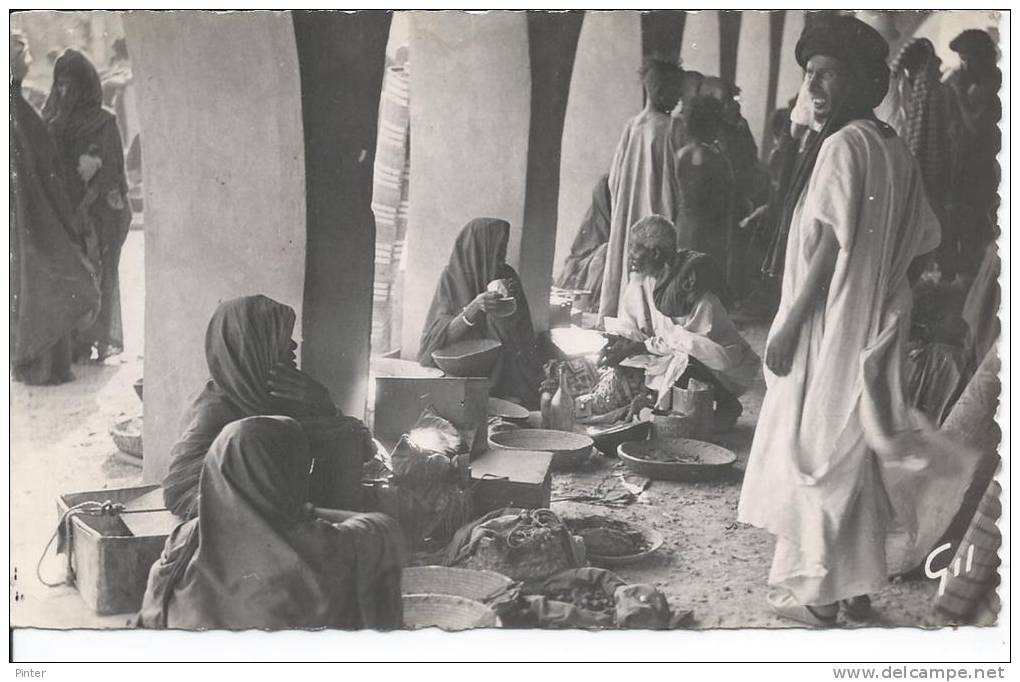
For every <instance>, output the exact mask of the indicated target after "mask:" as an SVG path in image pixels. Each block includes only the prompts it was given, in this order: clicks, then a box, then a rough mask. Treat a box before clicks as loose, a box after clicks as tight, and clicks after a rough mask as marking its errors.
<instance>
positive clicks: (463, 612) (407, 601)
mask: <svg viewBox="0 0 1020 682" xmlns="http://www.w3.org/2000/svg"><path fill="white" fill-rule="evenodd" d="M403 605H404V628H406V629H408V630H418V629H420V628H431V627H437V628H442V629H443V630H470V629H471V628H495V627H499V625H500V622H499V618H498V617H497V616H496V613H495V612H494V611H493V610H492V609H490V608H489V607H488V606H486V605H485V604H482V603H481V602H477V601H473V600H471V599H464V598H463V597H454V596H452V595H449V594H405V595H404V596H403Z"/></svg>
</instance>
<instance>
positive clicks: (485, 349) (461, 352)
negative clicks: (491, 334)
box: [432, 339, 503, 377]
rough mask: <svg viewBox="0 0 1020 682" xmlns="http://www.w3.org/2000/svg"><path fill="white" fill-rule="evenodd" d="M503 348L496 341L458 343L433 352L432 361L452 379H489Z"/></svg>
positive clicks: (475, 340)
mask: <svg viewBox="0 0 1020 682" xmlns="http://www.w3.org/2000/svg"><path fill="white" fill-rule="evenodd" d="M502 346H503V344H501V343H500V342H499V341H496V340H494V339H467V340H465V341H456V342H454V343H451V344H450V345H448V346H446V347H445V348H440V349H439V350H437V351H435V352H433V353H432V359H433V360H435V361H436V364H437V365H439V368H440V369H441V370H443V371H444V372H446V373H447V374H449V375H450V376H452V377H488V376H489V374H490V373H491V372H492V367H493V365H495V364H496V360H497V359H499V349H500V348H502Z"/></svg>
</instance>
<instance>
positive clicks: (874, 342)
mask: <svg viewBox="0 0 1020 682" xmlns="http://www.w3.org/2000/svg"><path fill="white" fill-rule="evenodd" d="M887 54H888V45H887V44H886V42H885V40H884V39H883V38H882V37H881V36H880V35H879V34H878V33H877V32H876V31H875V30H874V29H872V28H870V27H868V26H867V25H866V24H864V23H863V22H861V21H860V20H858V19H855V18H852V17H849V16H839V17H837V18H835V19H833V20H831V21H829V22H826V23H825V24H822V25H819V26H813V27H811V28H810V29H808V30H806V31H805V32H804V34H803V35H802V36H801V38H800V40H799V41H798V43H797V47H796V57H797V62H798V63H799V64H800V65H801V67H802V68H804V77H805V80H806V84H805V85H806V88H803V89H802V95H801V96H802V97H803V96H804V95H805V94H806V95H808V96H810V98H811V108H812V112H813V116H814V118H815V124H816V126H817V127H820V128H821V133H820V134H819V135H818V137H817V141H816V142H815V144H816V145H817V147H816V149H814V150H812V151H811V153H807V154H805V155H804V159H805V161H802V163H805V162H806V163H812V162H813V167H810V168H806V169H804V171H805V172H803V173H798V174H799V175H802V177H804V178H805V179H806V180H805V182H804V184H802V185H801V186H800V187H795V191H797V192H798V193H799V198H797V197H796V196H795V197H791V199H792V200H795V201H796V202H797V203H796V207H795V209H794V212H793V217H792V221H791V227H790V233H789V241H788V243H787V249H786V268H785V272H784V275H783V285H782V299H781V302H780V306H779V311H778V313H777V315H776V318H775V320H774V322H773V324H772V328H771V330H770V332H769V337H768V343H767V345H766V351H765V362H766V366H767V370H766V372H765V378H766V384H767V387H768V390H767V393H766V395H765V400H764V403H763V405H762V410H761V416H760V419H759V422H758V426H757V431H756V433H755V437H754V443H753V445H752V448H751V454H750V458H749V461H748V465H747V471H746V475H745V478H744V486H743V490H742V491H741V498H740V507H739V519H740V521H743V522H746V523H750V524H753V525H755V526H758V527H761V528H764V529H766V530H768V531H769V532H771V533H772V534H773V535H775V536H776V549H775V555H774V558H773V562H772V570H771V573H770V575H769V584H770V585H771V586H772V587H773V588H775V589H774V590H773V592H772V594H770V596H769V602H770V604H771V605H772V607H773V609H774V610H775V611H777V612H778V613H779V614H780V615H781V616H784V617H786V618H790V619H794V620H798V621H800V622H803V623H808V624H811V625H816V626H824V625H827V624H831V623H833V622H834V621H835V620H836V617H837V614H838V610H839V606H840V604H842V605H843V606H844V608H845V609H846V610H847V612H848V615H850V616H851V617H853V618H861V617H866V616H867V613H868V611H869V609H870V601H869V597H868V595H869V594H871V593H874V592H876V591H877V590H879V589H880V588H882V587H883V586H884V585H885V584H886V583H887V581H888V576H889V575H890V571H891V570H897V569H900V570H901V569H902V568H903V567H899V566H896V567H894V564H896V563H897V562H898V561H899V560H900V559H901V558H902V557H899V556H894V552H892V551H889V552H888V553H887V547H886V541H887V539H888V538H890V537H893V536H896V537H900V538H902V537H904V536H907V537H916V533H914V534H913V535H911V530H910V529H909V528H905V526H909V525H910V524H911V519H904V518H903V515H901V514H897V513H896V512H898V511H901V509H900V508H899V507H895V511H894V504H895V500H893V501H892V504H891V503H890V496H889V494H887V492H886V491H887V486H886V483H885V480H887V479H884V478H883V475H884V473H885V472H884V471H883V470H884V469H886V468H887V465H888V464H890V460H888V459H886V458H887V457H889V456H890V455H891V453H889V452H888V451H886V450H885V448H883V447H880V446H878V445H876V444H877V443H882V442H887V441H883V440H882V439H880V438H878V437H872V436H873V434H876V433H877V434H879V435H884V434H889V433H895V432H897V431H898V430H902V429H904V428H905V427H906V425H907V424H908V422H909V419H910V414H909V412H908V410H907V406H906V403H905V401H904V398H903V378H902V364H901V356H902V354H903V348H904V345H903V344H904V342H905V340H906V335H907V330H908V326H909V320H910V310H911V307H912V299H911V293H910V284H909V277H908V271H909V273H910V275H911V276H913V275H914V274H915V273H916V272H917V271H918V266H919V265H920V264H922V263H923V259H922V258H921V257H922V256H925V255H926V254H929V253H930V252H932V251H933V250H934V249H935V248H936V247H937V246H938V244H939V239H940V232H939V224H938V222H937V220H936V218H935V215H934V214H933V212H932V209H931V207H930V206H929V204H928V201H927V199H926V198H925V193H924V187H923V185H922V181H921V176H920V172H919V169H918V167H917V163H916V161H915V160H914V159H913V157H912V156H911V154H910V152H909V151H908V149H907V147H906V145H905V144H904V142H903V141H902V140H900V139H899V138H897V137H896V135H895V132H894V131H893V130H892V129H891V128H889V126H887V125H885V124H884V123H882V122H881V121H878V120H877V119H876V118H875V116H874V113H873V109H874V107H875V106H877V105H878V104H879V103H880V102H881V101H882V99H883V97H884V96H885V94H886V90H887V89H888V82H889V73H888V68H887V66H886V56H887ZM913 521H914V522H916V521H917V519H916V518H915V519H913ZM912 558H916V556H914V557H912Z"/></svg>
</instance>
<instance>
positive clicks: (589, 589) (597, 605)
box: [543, 585, 616, 617]
mask: <svg viewBox="0 0 1020 682" xmlns="http://www.w3.org/2000/svg"><path fill="white" fill-rule="evenodd" d="M543 596H545V597H547V598H549V599H551V600H553V601H558V602H563V603H565V604H570V605H572V606H576V607H577V608H579V609H584V610H585V611H590V612H592V613H595V614H599V615H601V614H605V615H607V616H610V617H612V615H613V613H614V611H615V610H616V599H614V598H613V595H611V594H606V593H605V592H604V591H603V590H602V589H601V588H600V587H598V586H596V585H576V586H574V587H573V588H570V589H559V590H552V591H549V592H546V593H544V594H543Z"/></svg>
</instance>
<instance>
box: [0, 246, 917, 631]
mask: <svg viewBox="0 0 1020 682" xmlns="http://www.w3.org/2000/svg"><path fill="white" fill-rule="evenodd" d="M143 242H144V234H143V233H142V232H140V231H132V232H131V233H130V235H129V236H128V241H127V243H126V245H125V248H124V254H123V258H122V265H121V292H122V297H123V315H124V327H125V330H126V340H125V342H126V345H127V349H126V350H125V352H124V354H123V355H122V356H120V357H119V358H115V359H113V360H112V361H110V362H108V363H107V364H105V365H98V366H96V365H90V366H76V367H75V369H74V371H75V375H76V377H77V378H76V380H75V381H74V382H72V383H70V384H65V385H63V386H55V387H26V386H22V385H20V384H12V385H11V519H12V522H11V579H10V589H11V597H12V602H11V604H12V606H11V622H12V624H13V625H18V626H37V627H56V628H67V627H122V626H124V625H126V624H127V623H128V620H129V618H130V616H129V615H120V616H108V617H98V616H96V615H95V614H94V613H92V612H91V611H90V610H89V609H88V607H87V606H86V605H85V603H84V602H83V601H82V600H81V598H80V597H79V596H78V594H77V592H76V591H75V590H74V589H73V588H71V587H67V586H63V587H58V588H48V587H45V586H44V585H42V584H41V583H40V582H39V581H38V580H37V579H36V576H35V570H36V562H37V560H38V558H39V556H40V553H41V552H42V550H43V547H44V546H45V545H46V542H47V540H48V539H49V538H50V536H51V534H52V533H53V530H54V526H55V523H56V520H57V518H56V507H55V500H56V497H57V495H58V494H61V493H67V492H76V491H85V490H100V489H106V488H119V487H125V486H131V485H137V484H138V483H139V482H140V480H141V471H140V470H139V469H138V468H136V467H134V466H131V465H129V464H126V463H124V462H122V461H121V460H120V459H119V458H118V456H117V454H116V453H117V449H116V447H115V446H114V444H113V442H112V440H111V439H110V436H109V429H110V426H111V425H112V424H113V423H114V422H115V421H116V420H117V419H123V418H126V417H130V416H134V415H136V414H140V413H141V404H140V403H139V401H138V399H137V397H136V396H135V393H134V391H133V389H132V387H131V385H132V383H133V382H134V381H135V380H136V379H138V378H139V377H140V376H142V350H143V338H142V333H143V319H144V297H143V288H144V274H143V250H144V248H143V247H144V243H143ZM743 332H744V334H745V336H746V337H747V338H748V340H749V341H750V342H751V343H752V345H753V346H755V348H756V349H758V350H759V351H760V350H761V348H762V346H763V345H764V337H765V332H766V329H765V326H764V324H762V323H761V322H760V321H755V320H753V319H750V320H746V321H745V324H744V329H743ZM763 392H764V386H763V385H758V386H756V387H754V389H753V390H752V391H751V392H750V393H749V395H747V396H746V397H745V398H744V404H745V411H744V414H743V416H742V417H741V419H740V422H739V423H738V425H737V429H736V430H735V432H734V433H732V434H729V435H728V436H727V437H726V439H725V442H723V443H722V444H724V445H726V446H727V447H730V448H731V449H732V450H734V451H735V452H736V453H737V455H738V457H739V459H738V463H737V465H736V467H735V470H734V472H733V475H732V476H730V477H729V478H728V479H726V480H723V481H719V482H713V483H689V484H685V483H671V482H664V481H656V482H654V483H652V484H651V486H650V487H649V488H648V489H647V490H646V491H645V492H644V493H643V494H642V495H641V496H640V498H639V499H638V501H637V502H635V503H634V504H632V505H630V506H628V507H626V508H623V509H609V508H607V507H604V506H599V505H592V504H587V503H576V502H554V503H553V505H552V506H553V509H554V510H557V511H560V512H566V513H573V514H579V513H596V514H608V515H613V516H616V517H617V518H622V519H626V520H628V521H631V522H633V523H637V524H639V525H642V526H645V527H651V528H655V529H656V530H658V531H659V532H660V533H662V535H663V536H664V538H665V544H664V546H663V548H662V549H661V550H660V551H659V552H658V554H657V555H655V556H653V557H651V558H649V559H648V560H646V561H645V562H644V563H642V564H640V565H635V566H629V567H621V568H618V569H616V572H617V573H618V574H619V575H620V577H621V578H623V579H624V580H626V581H628V582H642V583H649V584H653V585H655V586H657V587H658V588H660V589H661V590H662V591H663V592H664V593H665V594H666V595H667V596H668V598H669V600H670V602H671V603H672V604H673V605H674V606H675V607H676V608H680V609H690V610H692V611H693V619H692V625H693V627H696V628H718V627H724V628H736V627H772V628H775V627H788V626H789V625H790V624H789V623H787V622H785V621H781V620H780V619H778V618H777V617H775V616H774V615H772V613H771V612H770V611H769V609H768V606H767V604H766V602H765V595H766V585H765V582H766V579H767V576H768V571H769V564H770V562H771V555H772V540H771V537H770V536H769V535H768V534H767V533H765V532H762V531H759V530H757V529H754V528H749V527H745V526H742V525H739V524H737V523H736V507H737V500H738V499H739V494H740V479H741V475H742V471H743V464H744V462H745V461H746V459H747V454H748V451H749V449H750V442H751V436H752V434H753V429H754V424H755V421H756V419H757V416H758V411H759V408H760V404H761V397H762V394H763ZM619 466H620V464H619V463H618V462H617V460H615V459H609V458H599V460H597V461H596V463H595V465H594V466H593V467H592V468H590V469H589V470H587V471H584V472H578V473H571V474H559V475H557V476H556V477H555V479H554V483H553V499H554V500H555V499H557V498H562V497H569V496H572V495H577V494H579V493H584V492H588V491H590V490H591V489H592V488H594V487H595V486H596V485H598V484H599V483H600V482H601V481H602V480H603V479H604V478H605V477H606V476H607V475H611V474H612V473H613V472H614V471H615V470H616V468H617V467H619ZM42 570H43V575H44V576H45V577H47V579H49V580H54V579H56V578H58V577H59V576H61V571H62V566H61V563H60V560H59V559H56V558H54V557H53V555H52V553H51V554H50V555H49V556H48V558H47V560H46V561H45V562H44V565H43V569H42ZM934 591H935V584H934V582H932V581H928V580H925V579H913V580H904V581H897V582H894V583H892V584H890V585H889V586H888V587H887V588H886V589H885V590H883V591H882V593H881V594H879V595H876V598H875V600H874V604H875V613H876V618H875V620H874V623H876V624H882V625H926V624H929V622H930V620H929V618H930V616H929V614H930V609H931V604H932V600H933V597H934ZM841 618H842V617H841ZM847 624H848V625H854V624H853V623H847Z"/></svg>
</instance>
